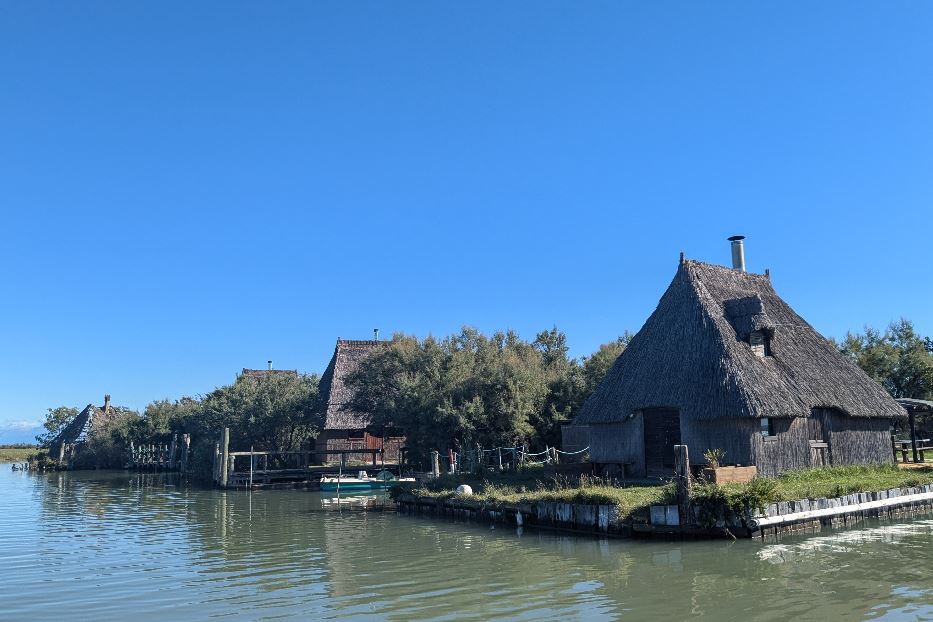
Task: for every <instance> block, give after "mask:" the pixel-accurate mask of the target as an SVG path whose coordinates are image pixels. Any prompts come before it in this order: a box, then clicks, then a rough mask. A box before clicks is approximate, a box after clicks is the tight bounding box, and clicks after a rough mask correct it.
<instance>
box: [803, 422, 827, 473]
mask: <svg viewBox="0 0 933 622" xmlns="http://www.w3.org/2000/svg"><path fill="white" fill-rule="evenodd" d="M807 436H808V438H809V440H810V466H811V467H814V468H817V467H824V466H829V465H830V456H829V443H827V442H826V441H827V440H828V438H829V437H828V436H827V435H826V413H824V412H823V411H822V410H814V411H813V412H812V413H810V416H809V417H808V418H807Z"/></svg>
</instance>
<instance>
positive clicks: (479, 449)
mask: <svg viewBox="0 0 933 622" xmlns="http://www.w3.org/2000/svg"><path fill="white" fill-rule="evenodd" d="M485 466H486V465H484V464H483V446H482V445H480V444H479V443H477V444H476V471H482V470H483V467H485Z"/></svg>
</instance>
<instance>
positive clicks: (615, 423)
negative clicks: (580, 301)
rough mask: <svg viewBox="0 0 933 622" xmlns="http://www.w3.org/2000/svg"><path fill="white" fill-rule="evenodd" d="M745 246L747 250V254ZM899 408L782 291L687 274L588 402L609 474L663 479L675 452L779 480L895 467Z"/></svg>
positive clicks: (588, 418) (766, 281)
mask: <svg viewBox="0 0 933 622" xmlns="http://www.w3.org/2000/svg"><path fill="white" fill-rule="evenodd" d="M740 250H742V249H740ZM903 416H905V413H904V411H903V409H902V408H901V407H900V406H899V405H898V404H897V402H895V401H894V400H893V399H892V398H891V397H890V396H889V395H888V394H887V392H885V391H884V389H883V388H882V387H881V386H879V385H878V384H877V383H875V382H874V381H873V380H872V379H871V378H869V377H868V375H866V374H865V373H864V372H863V371H862V370H861V369H859V368H858V367H857V366H856V365H855V364H854V363H853V362H852V361H850V360H849V359H847V358H846V357H845V356H843V355H842V354H841V353H840V352H839V351H838V350H837V349H836V348H835V346H834V345H833V344H832V343H830V342H829V341H828V340H826V339H825V338H824V337H822V336H821V335H820V334H819V333H817V332H816V330H814V329H813V327H812V326H810V325H809V324H807V322H805V321H804V320H803V319H802V318H801V317H800V316H799V315H797V314H796V313H795V312H794V310H793V309H791V308H790V306H788V305H787V303H785V302H784V301H783V300H782V299H781V298H780V297H779V296H778V295H777V293H776V292H775V291H774V288H773V287H772V285H771V279H770V275H769V274H768V273H767V272H766V273H765V274H751V273H748V272H745V271H744V252H742V257H741V264H739V265H734V267H733V268H731V269H730V268H727V267H723V266H716V265H711V264H706V263H701V262H698V261H685V260H684V259H683V258H681V263H680V266H679V268H678V270H677V274H676V275H675V276H674V279H673V281H672V282H671V284H670V286H669V287H668V288H667V291H666V292H665V293H664V295H663V296H662V297H661V300H660V302H659V303H658V306H657V309H655V311H654V313H652V314H651V316H650V317H649V318H648V320H647V322H645V325H644V326H643V327H642V329H641V330H640V331H639V332H638V334H636V335H635V337H634V338H633V339H632V341H631V343H629V345H628V347H627V348H626V349H625V351H624V352H623V353H622V354H621V355H620V356H619V358H618V359H617V360H616V362H615V363H614V364H613V366H612V368H611V369H610V371H609V373H608V374H607V375H606V377H605V378H604V379H603V381H602V382H601V384H600V385H599V386H598V388H597V389H596V391H595V392H594V393H593V395H592V396H590V398H589V399H588V400H587V402H586V403H585V404H584V407H583V409H582V411H581V413H580V415H579V416H578V417H577V418H576V419H575V420H574V426H588V428H589V433H588V439H589V446H590V456H591V459H592V461H593V462H595V463H597V464H599V465H600V466H601V468H602V469H603V471H604V472H606V473H618V472H619V471H620V470H622V469H624V471H625V473H627V474H630V475H633V476H646V475H647V476H658V475H660V476H665V475H669V474H670V473H671V472H672V469H673V464H674V452H673V446H674V445H677V444H685V445H687V446H688V448H689V451H690V461H691V463H692V464H696V465H699V464H705V460H704V458H703V453H704V452H705V451H706V450H708V449H722V450H724V451H725V459H724V461H723V463H724V464H736V465H744V466H751V465H755V466H756V467H757V468H758V472H759V473H760V474H763V475H767V476H774V475H777V474H779V473H781V472H783V471H787V470H790V469H798V468H805V467H816V466H824V465H842V464H885V463H891V462H892V460H893V456H892V452H891V433H890V429H891V424H892V420H893V419H894V418H897V417H903Z"/></svg>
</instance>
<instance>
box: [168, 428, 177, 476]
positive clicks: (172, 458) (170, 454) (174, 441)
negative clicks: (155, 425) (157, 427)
mask: <svg viewBox="0 0 933 622" xmlns="http://www.w3.org/2000/svg"><path fill="white" fill-rule="evenodd" d="M177 450H178V434H172V445H171V447H169V450H168V467H167V468H169V469H174V468H175V452H176V451H177Z"/></svg>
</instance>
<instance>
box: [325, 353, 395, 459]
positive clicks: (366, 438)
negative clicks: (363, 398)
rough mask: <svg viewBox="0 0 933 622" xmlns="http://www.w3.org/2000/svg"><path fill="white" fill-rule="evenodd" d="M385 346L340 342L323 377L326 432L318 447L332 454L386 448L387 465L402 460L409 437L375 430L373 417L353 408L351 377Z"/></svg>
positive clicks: (338, 457) (384, 455) (332, 457)
mask: <svg viewBox="0 0 933 622" xmlns="http://www.w3.org/2000/svg"><path fill="white" fill-rule="evenodd" d="M381 343H384V342H381V341H377V340H349V339H337V347H336V348H334V355H333V356H332V357H331V359H330V363H329V364H328V365H327V369H326V370H324V374H323V375H322V376H321V384H320V392H319V396H320V397H319V399H320V400H321V402H322V405H323V408H324V429H323V430H322V431H321V433H320V435H318V438H317V439H316V441H315V448H317V449H325V450H331V451H335V450H354V449H383V450H384V454H383V457H384V458H385V461H386V462H397V461H398V459H399V456H400V451H401V449H402V447H403V446H404V444H405V437H404V436H402V434H401V433H400V432H398V431H397V430H393V429H387V430H382V429H378V430H377V429H373V428H372V426H371V418H370V416H369V414H368V413H363V412H357V411H356V410H354V409H353V408H351V406H350V403H351V401H352V398H353V393H352V390H351V389H350V387H349V386H348V383H347V378H348V377H349V376H350V374H352V373H353V372H354V371H356V370H357V368H358V367H359V364H360V361H362V360H363V359H364V358H365V357H366V356H368V355H369V354H370V353H372V352H373V350H375V349H376V347H377V346H378V345H379V344H381ZM361 456H362V454H361ZM339 460H340V456H339V455H337V454H332V455H330V456H328V458H327V461H328V462H337V461H339Z"/></svg>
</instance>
